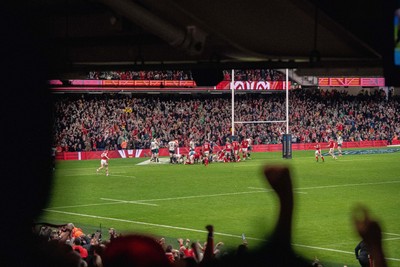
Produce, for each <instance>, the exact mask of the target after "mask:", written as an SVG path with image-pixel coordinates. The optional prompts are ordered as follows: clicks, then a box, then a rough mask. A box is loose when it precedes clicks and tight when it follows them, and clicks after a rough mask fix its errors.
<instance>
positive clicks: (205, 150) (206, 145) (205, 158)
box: [202, 140, 211, 166]
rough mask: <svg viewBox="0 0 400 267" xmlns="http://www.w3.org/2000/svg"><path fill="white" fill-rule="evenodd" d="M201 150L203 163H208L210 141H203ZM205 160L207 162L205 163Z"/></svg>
mask: <svg viewBox="0 0 400 267" xmlns="http://www.w3.org/2000/svg"><path fill="white" fill-rule="evenodd" d="M202 150H203V163H204V165H206V166H207V165H208V160H209V157H210V153H211V145H210V142H208V141H207V140H206V141H205V142H204V144H203V146H202ZM206 162H207V164H206Z"/></svg>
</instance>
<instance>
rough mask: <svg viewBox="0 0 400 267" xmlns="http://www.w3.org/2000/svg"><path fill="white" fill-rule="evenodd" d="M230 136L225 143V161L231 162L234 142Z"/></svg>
mask: <svg viewBox="0 0 400 267" xmlns="http://www.w3.org/2000/svg"><path fill="white" fill-rule="evenodd" d="M230 141H231V140H229V138H226V143H225V162H230V161H231V158H232V144H231V142H230Z"/></svg>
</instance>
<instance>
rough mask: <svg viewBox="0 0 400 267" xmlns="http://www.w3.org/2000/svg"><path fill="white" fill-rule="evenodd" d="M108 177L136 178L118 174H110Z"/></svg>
mask: <svg viewBox="0 0 400 267" xmlns="http://www.w3.org/2000/svg"><path fill="white" fill-rule="evenodd" d="M109 176H111V177H114V176H120V177H128V178H136V176H128V175H120V174H112V173H111V174H110V175H109Z"/></svg>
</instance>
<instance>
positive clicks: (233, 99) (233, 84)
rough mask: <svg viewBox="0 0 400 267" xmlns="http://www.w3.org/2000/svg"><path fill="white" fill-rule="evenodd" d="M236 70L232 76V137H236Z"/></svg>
mask: <svg viewBox="0 0 400 267" xmlns="http://www.w3.org/2000/svg"><path fill="white" fill-rule="evenodd" d="M234 87H235V70H234V69H232V74H231V94H232V105H231V107H232V114H231V123H232V136H234V135H235V110H234V105H235V88H234Z"/></svg>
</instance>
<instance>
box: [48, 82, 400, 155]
mask: <svg viewBox="0 0 400 267" xmlns="http://www.w3.org/2000/svg"><path fill="white" fill-rule="evenodd" d="M230 101H231V99H230V95H229V94H223V95H211V94H197V95H174V94H163V95H157V96H149V95H144V94H143V95H121V94H102V95H90V94H86V95H84V94H82V95H81V94H78V95H68V96H65V95H60V96H57V100H56V102H55V107H56V123H55V129H54V131H55V136H56V145H57V146H58V147H61V148H62V150H63V151H91V150H97V149H100V150H101V149H104V148H105V147H106V146H108V147H110V148H114V149H117V148H118V138H119V137H120V136H121V135H122V136H124V137H125V138H127V139H128V146H127V147H128V149H139V148H149V146H150V141H151V139H152V138H154V137H157V138H161V145H162V147H165V146H166V144H167V143H168V142H169V141H170V140H175V139H177V140H179V142H180V143H179V145H180V146H188V144H189V140H190V139H194V140H196V142H197V143H198V144H202V143H203V142H204V141H205V140H212V141H214V142H215V143H216V144H218V145H224V142H225V140H226V138H227V137H229V136H230V135H231V102H230ZM289 101H290V108H289V112H290V119H289V120H290V133H291V134H292V137H293V142H294V143H313V142H316V141H319V142H327V141H328V139H329V137H336V135H337V134H338V133H339V132H340V133H341V134H342V136H343V139H344V141H345V142H346V141H363V140H389V139H390V140H391V139H397V137H398V136H399V135H400V120H399V117H398V116H397V115H396V114H398V113H399V112H400V102H399V97H391V98H387V97H386V95H385V93H384V92H383V91H375V93H373V94H368V93H367V92H360V93H359V94H358V95H349V94H348V93H347V92H346V91H335V90H333V91H322V90H306V89H298V90H292V91H291V92H290V99H289ZM285 110H286V107H285V95H284V94H282V93H274V94H261V93H256V94H255V93H248V94H244V95H243V94H241V95H237V96H236V99H235V118H236V121H277V120H284V119H285V112H286V111H285ZM235 130H236V133H237V135H238V136H239V137H244V136H246V137H251V138H252V139H253V140H254V144H278V143H281V138H282V134H283V133H285V124H283V123H275V124H267V123H263V124H238V125H236V127H235Z"/></svg>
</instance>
